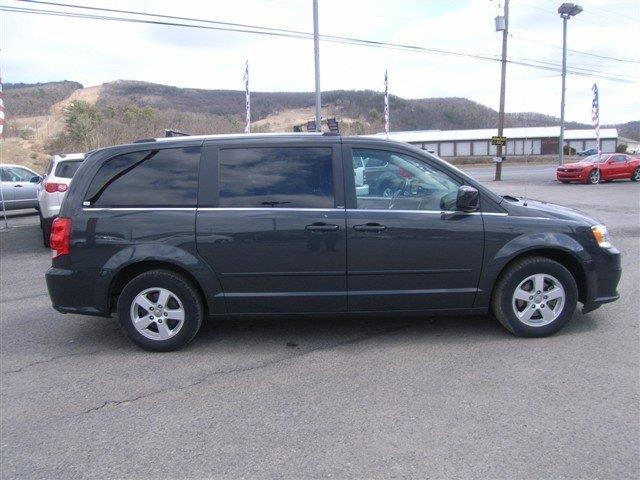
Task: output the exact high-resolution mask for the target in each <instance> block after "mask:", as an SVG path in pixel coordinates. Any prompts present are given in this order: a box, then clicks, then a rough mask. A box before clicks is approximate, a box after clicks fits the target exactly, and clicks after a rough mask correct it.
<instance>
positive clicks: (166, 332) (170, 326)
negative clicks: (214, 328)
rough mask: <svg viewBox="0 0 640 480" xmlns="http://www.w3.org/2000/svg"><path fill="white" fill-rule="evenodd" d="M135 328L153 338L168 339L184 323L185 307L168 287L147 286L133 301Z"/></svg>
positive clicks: (132, 315) (132, 318)
mask: <svg viewBox="0 0 640 480" xmlns="http://www.w3.org/2000/svg"><path fill="white" fill-rule="evenodd" d="M130 311H131V321H132V322H133V326H134V327H135V329H136V330H137V331H138V332H139V333H140V334H141V335H143V336H145V337H147V338H150V339H152V340H167V339H169V338H171V337H173V336H174V335H176V334H177V333H178V332H179V331H180V329H181V328H182V326H183V325H184V315H185V313H184V307H183V305H182V302H181V301H180V299H179V298H178V296H177V295H176V294H175V293H173V292H172V291H170V290H167V289H166V288H159V287H155V288H147V289H146V290H144V291H142V292H140V293H139V294H138V295H137V296H136V297H135V298H134V299H133V302H131V310H130Z"/></svg>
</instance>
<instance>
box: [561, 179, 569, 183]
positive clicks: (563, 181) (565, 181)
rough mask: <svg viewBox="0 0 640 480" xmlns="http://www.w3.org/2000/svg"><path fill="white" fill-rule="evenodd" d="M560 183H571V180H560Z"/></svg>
mask: <svg viewBox="0 0 640 480" xmlns="http://www.w3.org/2000/svg"><path fill="white" fill-rule="evenodd" d="M560 183H569V180H560Z"/></svg>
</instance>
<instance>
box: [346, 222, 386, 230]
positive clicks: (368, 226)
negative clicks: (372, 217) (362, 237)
mask: <svg viewBox="0 0 640 480" xmlns="http://www.w3.org/2000/svg"><path fill="white" fill-rule="evenodd" d="M353 229H354V230H357V231H358V232H382V231H383V230H386V229H387V227H385V226H384V225H380V224H379V223H375V222H369V223H364V224H362V225H354V226H353Z"/></svg>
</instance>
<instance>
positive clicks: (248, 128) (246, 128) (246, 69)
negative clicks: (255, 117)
mask: <svg viewBox="0 0 640 480" xmlns="http://www.w3.org/2000/svg"><path fill="white" fill-rule="evenodd" d="M244 103H245V108H246V110H247V118H246V124H245V126H244V133H249V132H251V96H250V94H249V60H247V63H246V64H245V66H244Z"/></svg>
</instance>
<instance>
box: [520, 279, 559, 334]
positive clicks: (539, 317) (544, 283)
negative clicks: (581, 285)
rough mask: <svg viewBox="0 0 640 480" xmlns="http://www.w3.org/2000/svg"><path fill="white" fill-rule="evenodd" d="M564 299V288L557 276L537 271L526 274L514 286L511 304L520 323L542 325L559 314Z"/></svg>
mask: <svg viewBox="0 0 640 480" xmlns="http://www.w3.org/2000/svg"><path fill="white" fill-rule="evenodd" d="M565 299H566V294H565V291H564V288H563V287H562V284H561V283H560V282H559V281H558V279H557V278H555V277H552V276H551V275H548V274H546V273H537V274H535V275H530V276H528V277H527V278H525V279H524V280H523V281H522V282H520V284H519V285H518V286H517V287H516V289H515V291H514V292H513V299H512V306H513V311H514V313H515V314H516V317H517V318H518V320H520V321H521V322H522V323H524V324H526V325H529V326H531V327H542V326H544V325H548V324H550V323H551V322H553V321H554V320H555V319H556V318H558V316H560V314H561V313H562V310H563V308H564V305H565Z"/></svg>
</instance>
